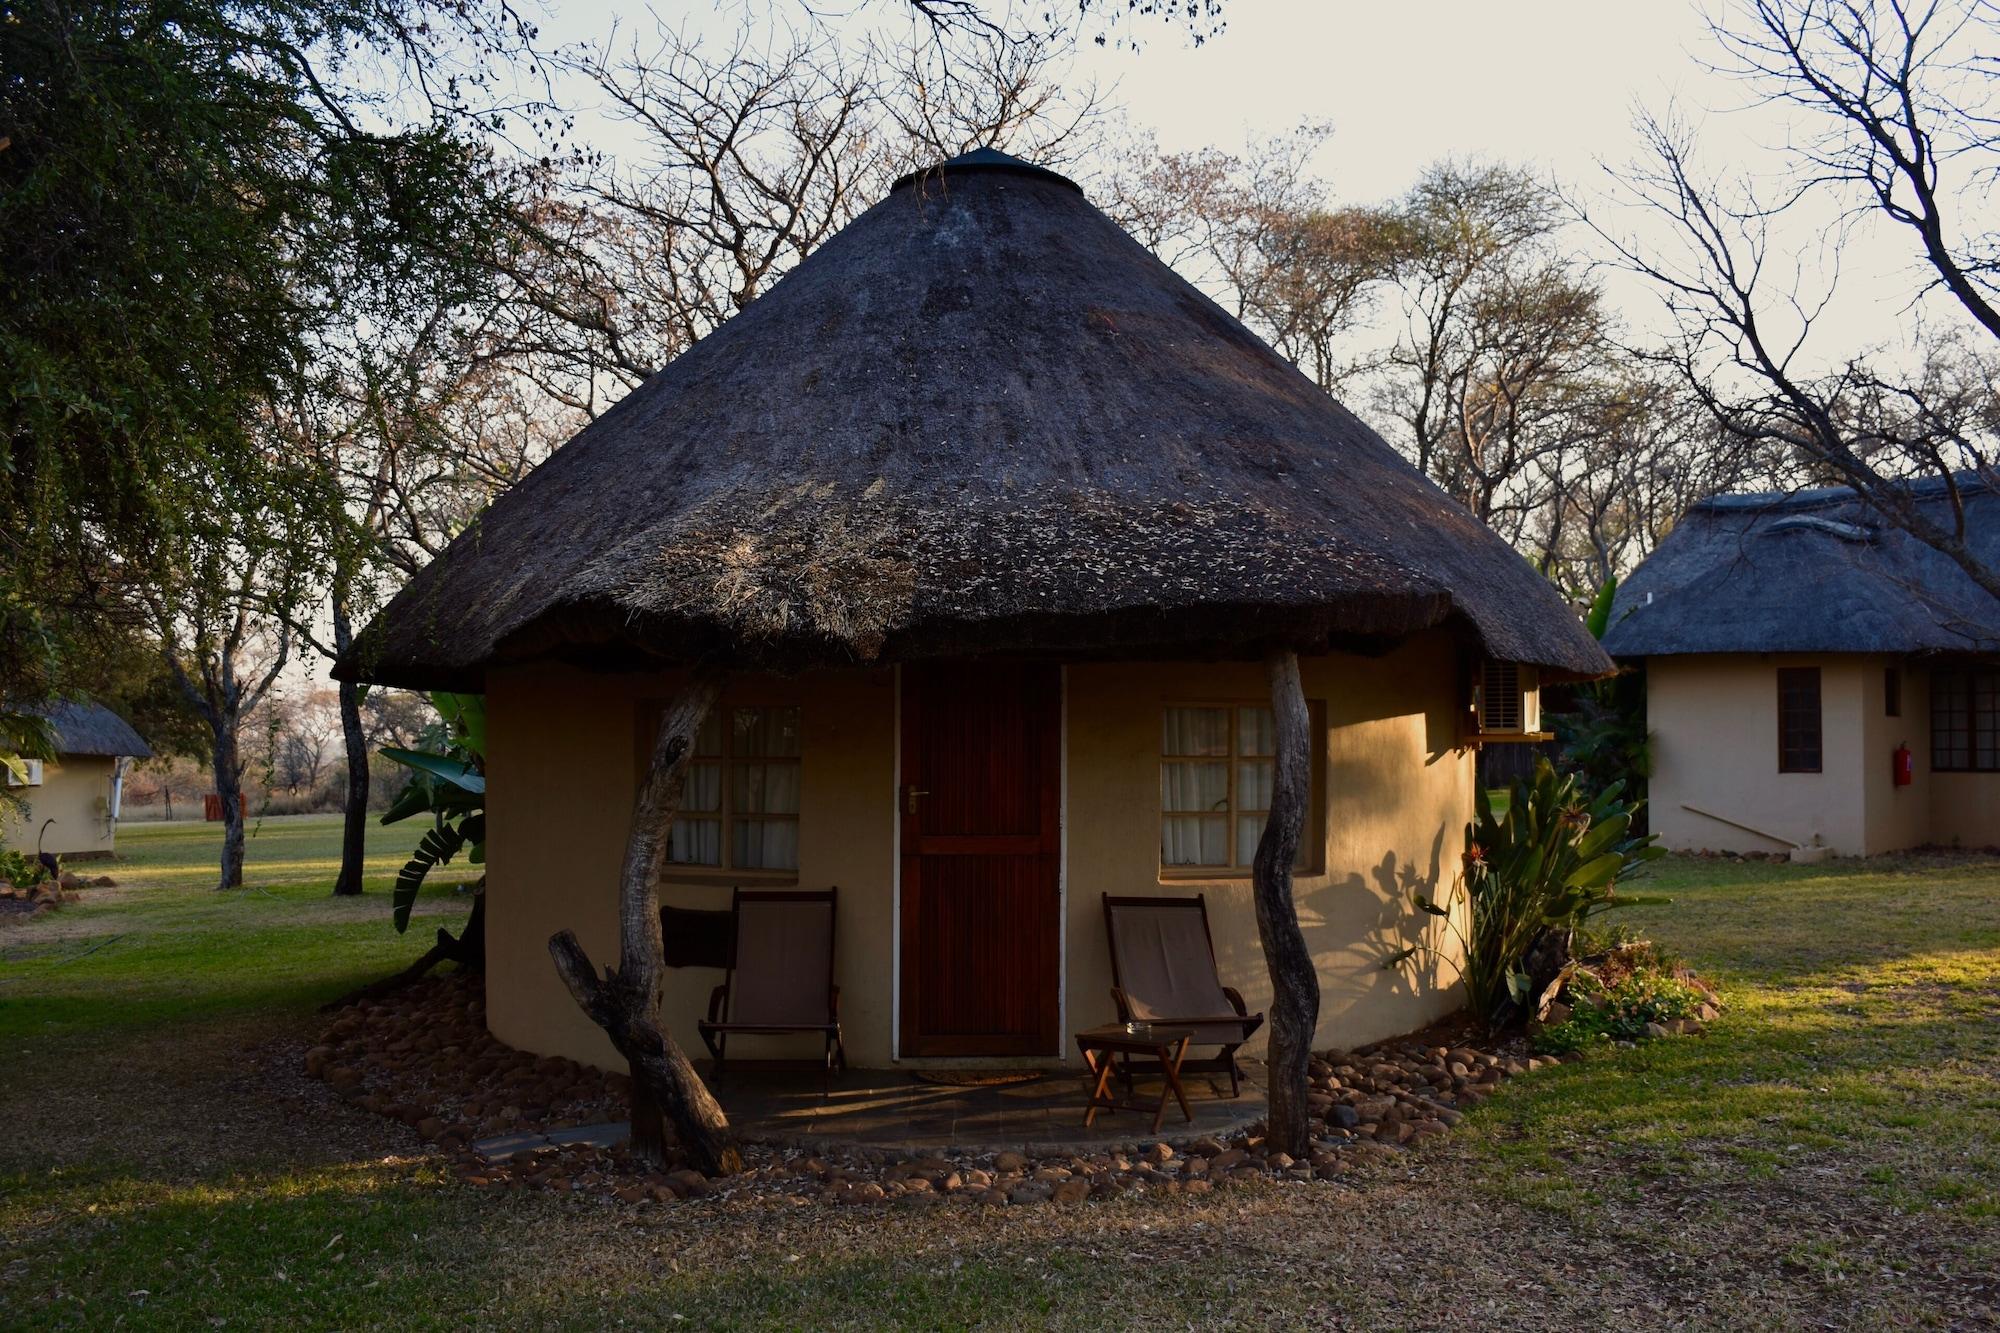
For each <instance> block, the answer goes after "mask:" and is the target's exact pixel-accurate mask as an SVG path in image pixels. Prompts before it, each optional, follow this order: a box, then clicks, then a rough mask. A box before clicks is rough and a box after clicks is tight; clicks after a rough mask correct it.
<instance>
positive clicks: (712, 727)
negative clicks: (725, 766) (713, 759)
mask: <svg viewBox="0 0 2000 1333" xmlns="http://www.w3.org/2000/svg"><path fill="white" fill-rule="evenodd" d="M694 752H695V753H696V754H714V755H719V754H721V753H722V710H721V709H719V708H711V709H709V710H708V716H707V717H705V718H703V719H702V721H701V730H700V731H697V732H696V733H695V734H694Z"/></svg>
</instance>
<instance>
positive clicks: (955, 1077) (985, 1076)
mask: <svg viewBox="0 0 2000 1333" xmlns="http://www.w3.org/2000/svg"><path fill="white" fill-rule="evenodd" d="M915 1075H916V1079H917V1081H918V1082H919V1083H936V1084H939V1085H941V1086H943V1087H947V1088H1005V1087H1010V1086H1012V1085H1013V1084H1016V1083H1033V1082H1035V1081H1036V1080H1037V1079H1039V1078H1041V1077H1042V1073H1041V1071H1040V1070H1037V1069H919V1070H917V1071H915Z"/></svg>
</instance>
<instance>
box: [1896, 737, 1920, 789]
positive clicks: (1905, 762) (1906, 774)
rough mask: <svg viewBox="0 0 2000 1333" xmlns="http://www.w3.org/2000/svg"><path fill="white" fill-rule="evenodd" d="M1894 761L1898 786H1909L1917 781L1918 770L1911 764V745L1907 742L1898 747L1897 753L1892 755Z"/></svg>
mask: <svg viewBox="0 0 2000 1333" xmlns="http://www.w3.org/2000/svg"><path fill="white" fill-rule="evenodd" d="M1892 762H1893V763H1894V766H1895V774H1896V785H1897V786H1898V787H1907V786H1909V785H1910V784H1911V783H1912V782H1914V781H1916V777H1917V775H1916V771H1915V770H1914V769H1913V768H1912V767H1911V766H1910V747H1909V745H1908V743H1907V742H1906V743H1904V744H1902V745H1898V746H1897V747H1896V753H1895V754H1894V755H1893V756H1892Z"/></svg>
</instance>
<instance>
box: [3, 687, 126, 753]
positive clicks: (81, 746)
mask: <svg viewBox="0 0 2000 1333" xmlns="http://www.w3.org/2000/svg"><path fill="white" fill-rule="evenodd" d="M25 711H27V712H29V713H33V714H34V715H35V716H36V717H40V718H46V719H47V720H48V723H49V725H50V726H51V727H52V728H54V730H55V733H56V753H57V754H62V755H71V754H74V755H103V756H109V757H112V758H116V757H118V756H121V755H122V756H125V757H127V758H131V759H151V758H152V757H153V748H152V747H151V746H150V745H147V744H146V742H145V741H143V740H141V739H139V733H138V732H136V731H134V730H132V724H131V723H129V722H127V721H126V720H125V719H124V718H122V717H120V716H118V714H116V713H114V712H112V711H111V710H110V709H109V708H106V707H105V706H104V705H103V704H100V703H91V702H88V701H85V702H81V703H78V702H74V701H71V700H68V699H59V700H56V701H55V702H53V703H43V704H32V705H30V706H29V707H28V708H27V709H26V710H25Z"/></svg>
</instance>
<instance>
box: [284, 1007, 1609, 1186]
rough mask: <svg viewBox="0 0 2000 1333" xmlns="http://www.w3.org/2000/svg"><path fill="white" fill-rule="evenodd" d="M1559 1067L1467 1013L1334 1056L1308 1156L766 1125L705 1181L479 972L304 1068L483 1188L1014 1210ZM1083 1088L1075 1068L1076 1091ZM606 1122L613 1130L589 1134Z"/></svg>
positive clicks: (1279, 1167)
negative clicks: (503, 1007) (495, 1020)
mask: <svg viewBox="0 0 2000 1333" xmlns="http://www.w3.org/2000/svg"><path fill="white" fill-rule="evenodd" d="M1569 1058H1572V1059H1573V1058H1577V1057H1576V1056H1575V1055H1574V1054H1571V1055H1570V1056H1569ZM1555 1063H1557V1057H1556V1056H1554V1055H1547V1054H1537V1053H1535V1052H1534V1050H1533V1049H1532V1047H1531V1041H1530V1038H1528V1037H1527V1036H1526V1035H1517V1036H1514V1037H1511V1038H1509V1039H1508V1040H1506V1041H1503V1042H1498V1043H1495V1042H1479V1041H1476V1040H1475V1039H1474V1038H1473V1037H1472V1035H1471V1027H1470V1025H1469V1024H1468V1023H1466V1022H1465V1021H1463V1020H1462V1019H1460V1020H1449V1021H1447V1022H1446V1023H1444V1024H1440V1025H1438V1026H1436V1027H1434V1028H1432V1029H1429V1030H1427V1031H1426V1032H1424V1033H1420V1034H1416V1035H1413V1036H1411V1037H1407V1038H1402V1039H1397V1040H1393V1041H1388V1042H1382V1043H1378V1044H1376V1045H1373V1046H1369V1047H1365V1048H1362V1049H1359V1050H1354V1051H1323V1052H1321V1053H1319V1054H1318V1055H1316V1056H1315V1057H1314V1059H1313V1062H1312V1069H1311V1077H1312V1092H1311V1094H1310V1097H1311V1105H1312V1109H1313V1111H1314V1113H1315V1115H1316V1116H1317V1117H1318V1120H1319V1122H1320V1125H1319V1131H1318V1133H1317V1134H1316V1135H1315V1137H1314V1142H1313V1147H1312V1151H1311V1153H1310V1154H1309V1156H1308V1157H1307V1158H1306V1159H1305V1160H1296V1159H1294V1158H1292V1157H1291V1156H1289V1155H1287V1154H1285V1153H1282V1152H1267V1151H1266V1150H1265V1148H1264V1145H1263V1140H1262V1139H1261V1137H1260V1136H1259V1134H1258V1129H1259V1128H1260V1127H1259V1126H1254V1125H1253V1126H1252V1127H1251V1129H1250V1131H1249V1132H1247V1133H1238V1134H1234V1135H1229V1136H1223V1137H1217V1136H1212V1135H1196V1136H1194V1137H1192V1138H1189V1139H1181V1140H1177V1141H1176V1140H1173V1139H1172V1136H1169V1139H1168V1140H1162V1141H1136V1142H1133V1143H1130V1144H1124V1145H1117V1146H1116V1147H1114V1148H1112V1149H1109V1150H1106V1149H1104V1148H1102V1147H1099V1146H1097V1145H1092V1146H1091V1147H1089V1148H1087V1149H1085V1148H1079V1149H1078V1150H1077V1151H1076V1152H1074V1153H1064V1154H1060V1155H1050V1154H1047V1153H1043V1154H1040V1155H1037V1156H1033V1157H1030V1156H1026V1155H1023V1154H1022V1153H1020V1152H1010V1151H1001V1152H996V1153H953V1152H909V1151H904V1150H899V1149H898V1148H896V1147H895V1146H894V1145H893V1144H890V1145H880V1146H878V1145H873V1144H869V1145H858V1144H857V1145H843V1146H828V1145H825V1144H814V1145H811V1146H809V1147H802V1146H800V1145H799V1144H797V1143H788V1142H785V1141H783V1140H768V1139H767V1140H764V1141H757V1140H756V1137H755V1136H754V1135H752V1136H748V1137H749V1138H750V1139H751V1141H749V1142H747V1143H746V1144H745V1151H744V1162H745V1169H744V1170H743V1171H742V1172H741V1173H740V1174H738V1175H734V1176H729V1177H716V1178H709V1177H704V1176H703V1175H701V1174H700V1173H699V1172H697V1171H694V1170H692V1169H690V1168H689V1167H688V1166H687V1165H686V1164H685V1163H684V1162H681V1161H678V1160H671V1161H670V1162H669V1164H668V1168H667V1169H666V1170H656V1169H654V1168H653V1167H651V1166H650V1165H648V1164H646V1163H643V1162H641V1161H639V1160H637V1159H635V1158H634V1157H633V1156H632V1155H631V1154H630V1152H629V1151H628V1150H627V1148H626V1146H625V1144H624V1143H623V1142H622V1137H623V1135H622V1131H621V1130H620V1128H619V1127H618V1126H617V1125H616V1124H615V1123H614V1122H618V1121H620V1120H622V1119H623V1117H624V1116H625V1114H626V1107H627V1102H628V1098H629V1095H630V1082H629V1079H628V1078H627V1077H626V1076H625V1075H623V1074H616V1073H608V1072H606V1071H603V1070H600V1069H595V1068H592V1067H589V1066H586V1065H582V1064H579V1063H577V1062H575V1061H573V1060H568V1059H563V1058H560V1057H541V1056H536V1055H533V1054H531V1053H529V1052H526V1051H518V1050H515V1049H513V1048H511V1047H509V1046H507V1045H505V1044H504V1043H502V1042H500V1041H499V1040H498V1039H496V1038H495V1037H493V1036H492V1034H491V1033H489V1032H488V1031H487V1029H486V1016H485V999H484V993H483V983H482V979H481V978H480V977H479V976H478V975H476V974H471V973H462V974H458V975H453V976H447V977H436V978H430V979H427V980H424V981H421V982H418V983H416V984H415V985H412V986H410V987H408V988H406V989H404V990H402V991H400V992H398V993H396V994H393V995H391V996H388V997H386V998H381V999H373V1000H362V1001H358V1002H355V1003H353V1004H350V1005H349V1006H347V1007H346V1008H345V1009H342V1010H340V1011H338V1013H337V1014H336V1016H335V1017H334V1018H333V1021H332V1022H331V1023H330V1024H329V1025H328V1026H327V1028H326V1030H325V1031H324V1033H323V1034H322V1036H321V1038H320V1040H319V1042H318V1044H317V1045H315V1046H313V1047H312V1048H311V1049H309V1050H308V1051H307V1052H306V1055H305V1071H306V1073H307V1074H308V1075H310V1076H311V1077H314V1078H317V1079H320V1080H322V1081H323V1082H325V1083H326V1085H327V1086H328V1087H329V1088H331V1089H332V1090H333V1091H334V1092H335V1093H337V1094H338V1095H340V1096H341V1097H343V1098H345V1099H346V1100H348V1101H349V1102H351V1103H353V1104H355V1105H357V1106H359V1107H362V1108H363V1109H366V1110H369V1111H372V1112H375V1113H377V1114H379V1115H384V1116H388V1117H391V1118H393V1119H396V1120H400V1121H402V1122H403V1123H404V1124H406V1125H408V1126H409V1127H410V1128H411V1129H412V1130H413V1131H414V1132H415V1133H416V1134H417V1135H418V1136H419V1137H421V1138H423V1139H425V1140H427V1141H428V1142H430V1143H433V1144H435V1145H436V1147H437V1150H438V1151H440V1152H442V1153H444V1154H446V1155H447V1156H448V1157H449V1158H450V1160H451V1161H452V1164H453V1168H454V1170H455V1172H456V1173H457V1175H458V1176H459V1177H460V1178H461V1179H463V1180H465V1181H466V1182H468V1183H470V1184H473V1185H477V1186H483V1187H486V1188H495V1189H517V1188H537V1189H548V1190H555V1191H560V1192H570V1191H585V1192H592V1193H596V1194H601V1195H605V1196H607V1197H610V1198H615V1199H617V1200H619V1201H620V1202H623V1203H626V1204H634V1205H648V1204H664V1203H671V1202H674V1201H676V1200H682V1199H692V1198H706V1197H710V1196H716V1197H724V1198H726V1197H735V1196H741V1195H743V1194H746V1193H752V1194H758V1195H766V1196H770V1197H772V1198H774V1199H782V1200H787V1201H790V1202H795V1203H801V1204H803V1203H809V1202H824V1203H836V1204H879V1203H884V1202H889V1201H909V1202H912V1203H915V1204H925V1203H940V1202H946V1201H952V1202H957V1203H963V1204H984V1205H990V1206H1018V1205H1028V1204H1038V1203H1047V1202H1054V1203H1078V1202H1082V1201H1084V1200H1086V1199H1090V1198H1099V1197H1105V1196H1110V1195H1116V1194H1122V1193H1126V1192H1130V1191H1135V1190H1136V1191H1141V1192H1144V1191H1153V1192H1161V1193H1167V1194H1177V1193H1187V1194H1203V1193H1207V1192H1209V1191H1211V1190H1214V1189H1217V1188H1225V1187H1228V1186H1230V1185H1232V1184H1237V1183H1242V1182H1246V1181H1250V1180H1278V1181H1292V1182H1299V1183H1308V1182H1314V1181H1320V1182H1325V1181H1334V1180H1338V1179H1339V1178H1340V1177H1341V1176H1342V1175H1344V1174H1346V1173H1347V1172H1349V1171H1352V1170H1353V1169H1354V1168H1355V1167H1356V1166H1357V1165H1359V1164H1361V1163H1364V1162H1367V1161H1370V1160H1378V1159H1381V1158H1385V1157H1389V1156H1393V1155H1395V1154H1398V1153H1401V1152H1404V1151H1407V1150H1409V1149H1411V1148H1413V1147H1416V1146H1418V1145H1420V1144H1421V1143H1423V1142H1424V1141H1425V1140H1426V1139H1428V1138H1431V1137H1433V1136H1436V1135H1439V1134H1443V1133H1445V1132H1446V1131H1448V1130H1449V1129H1450V1128H1451V1127H1452V1126H1454V1125H1457V1124H1458V1123H1459V1122H1460V1120H1461V1118H1462V1117H1463V1115H1464V1114H1465V1113H1466V1112H1467V1111H1468V1110H1469V1109H1470V1108H1472V1107H1475V1106H1477V1105H1478V1104H1479V1103H1480V1102H1481V1101H1482V1100H1484V1099H1485V1098H1486V1097H1487V1096H1489V1095H1490V1094H1491V1093H1492V1092H1493V1091H1494V1090H1495V1089H1496V1088H1497V1087H1498V1086H1499V1085H1500V1084H1501V1082H1502V1081H1504V1080H1505V1079H1508V1078H1510V1077H1516V1076H1519V1075H1523V1074H1528V1073H1531V1072H1533V1071H1535V1070H1538V1069H1541V1068H1544V1067H1546V1066H1549V1065H1553V1064H1555ZM1081 1083H1082V1080H1081V1076H1080V1075H1079V1077H1078V1084H1079V1086H1078V1090H1077V1095H1078V1100H1079V1104H1080V1103H1081V1099H1082V1095H1083V1088H1082V1086H1081ZM593 1126H595V1127H600V1128H601V1130H602V1131H603V1132H599V1133H589V1132H586V1131H585V1127H593ZM566 1131H578V1132H577V1133H566ZM565 1139H576V1140H577V1141H568V1142H566V1141H564V1140H565ZM551 1140H553V1141H551ZM496 1144H497V1145H498V1149H499V1150H497V1151H496ZM509 1145H518V1146H513V1147H511V1148H510V1146H509Z"/></svg>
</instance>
